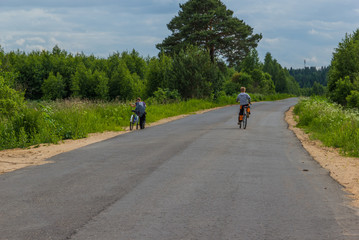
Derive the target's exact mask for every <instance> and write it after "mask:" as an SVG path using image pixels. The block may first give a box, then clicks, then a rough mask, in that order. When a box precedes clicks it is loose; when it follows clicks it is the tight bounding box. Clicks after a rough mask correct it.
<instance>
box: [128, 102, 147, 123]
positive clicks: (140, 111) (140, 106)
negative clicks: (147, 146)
mask: <svg viewBox="0 0 359 240" xmlns="http://www.w3.org/2000/svg"><path fill="white" fill-rule="evenodd" d="M131 106H132V107H136V108H135V113H136V114H137V115H138V116H139V117H140V128H141V129H144V128H145V122H146V103H145V102H143V101H141V98H140V97H138V98H137V99H136V103H135V104H133V105H131Z"/></svg>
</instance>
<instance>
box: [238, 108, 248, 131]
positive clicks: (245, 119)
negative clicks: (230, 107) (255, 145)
mask: <svg viewBox="0 0 359 240" xmlns="http://www.w3.org/2000/svg"><path fill="white" fill-rule="evenodd" d="M248 108H249V106H243V120H242V121H241V122H239V124H238V125H239V128H242V126H243V129H246V127H247V121H248Z"/></svg>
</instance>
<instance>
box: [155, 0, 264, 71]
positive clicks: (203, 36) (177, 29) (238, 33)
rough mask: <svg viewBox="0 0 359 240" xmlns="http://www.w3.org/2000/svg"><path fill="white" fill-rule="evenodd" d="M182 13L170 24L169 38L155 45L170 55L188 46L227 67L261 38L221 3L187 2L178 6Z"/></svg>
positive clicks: (194, 0) (217, 1)
mask: <svg viewBox="0 0 359 240" xmlns="http://www.w3.org/2000/svg"><path fill="white" fill-rule="evenodd" d="M180 8H181V10H180V11H179V13H178V16H175V17H174V18H173V19H172V20H171V21H170V23H169V24H167V27H168V29H169V30H170V31H171V32H172V35H170V36H168V37H167V38H166V39H164V40H163V42H162V43H160V44H157V45H156V47H157V48H158V49H160V50H161V49H163V50H164V51H165V52H169V53H171V54H174V53H179V52H180V50H181V49H184V48H185V47H186V46H188V45H196V46H198V47H201V48H204V49H206V50H208V51H209V54H210V58H211V60H212V62H214V59H215V57H216V56H221V57H223V58H225V59H226V60H227V62H228V63H229V64H230V65H235V64H237V63H239V62H240V61H241V60H243V58H244V57H245V56H246V55H247V54H248V53H249V52H250V50H251V49H252V48H255V47H256V46H257V45H258V42H259V41H260V39H261V38H262V35H261V34H253V28H251V27H250V26H248V25H247V24H245V23H244V21H243V20H239V19H238V18H236V17H234V16H233V11H231V10H228V9H227V7H226V6H225V5H224V4H223V3H222V2H221V1H220V0H189V1H188V2H186V3H184V4H180Z"/></svg>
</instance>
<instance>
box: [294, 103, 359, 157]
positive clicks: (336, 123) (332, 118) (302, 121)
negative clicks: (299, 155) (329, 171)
mask: <svg viewBox="0 0 359 240" xmlns="http://www.w3.org/2000/svg"><path fill="white" fill-rule="evenodd" d="M294 113H295V114H296V115H298V116H299V122H298V127H301V128H303V129H305V130H306V131H307V132H309V133H310V134H311V136H312V138H314V139H319V140H320V141H321V142H323V144H324V145H326V146H330V147H335V148H339V149H340V150H341V152H342V154H343V155H347V156H353V157H359V111H358V110H353V109H351V110H350V109H344V108H343V107H342V106H340V105H338V104H334V103H330V102H329V101H328V100H326V99H324V98H318V97H317V98H315V97H313V98H303V99H301V100H300V101H299V103H298V104H297V105H296V106H295V108H294Z"/></svg>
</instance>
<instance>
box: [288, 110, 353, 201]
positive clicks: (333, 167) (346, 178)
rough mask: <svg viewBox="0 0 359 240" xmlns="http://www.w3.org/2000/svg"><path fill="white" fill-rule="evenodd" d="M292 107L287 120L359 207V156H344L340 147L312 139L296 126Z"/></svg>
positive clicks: (311, 153) (313, 154)
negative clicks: (326, 145)
mask: <svg viewBox="0 0 359 240" xmlns="http://www.w3.org/2000/svg"><path fill="white" fill-rule="evenodd" d="M293 109H294V107H291V108H290V109H289V111H288V112H286V114H285V120H286V121H287V123H288V125H289V129H290V130H292V131H293V132H294V133H295V134H296V136H297V137H298V139H299V140H300V141H301V143H302V145H303V147H304V148H305V149H306V150H307V152H308V153H309V154H310V155H311V156H312V157H313V158H314V159H315V160H316V161H317V162H318V163H319V164H320V165H321V166H322V167H323V168H325V169H327V170H328V171H329V173H330V176H331V177H332V178H333V179H335V180H336V181H337V182H339V183H340V184H341V185H342V186H344V188H345V190H346V191H347V192H348V193H350V194H352V195H351V196H352V198H353V206H355V207H359V158H352V157H343V156H341V155H340V154H339V151H338V149H334V148H330V147H325V146H323V144H322V143H321V142H320V141H315V140H311V139H310V138H309V135H308V134H306V133H304V131H303V130H301V129H300V128H297V127H295V126H296V124H297V122H296V121H295V119H294V117H295V116H294V114H293Z"/></svg>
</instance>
